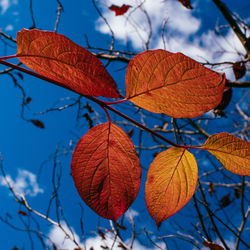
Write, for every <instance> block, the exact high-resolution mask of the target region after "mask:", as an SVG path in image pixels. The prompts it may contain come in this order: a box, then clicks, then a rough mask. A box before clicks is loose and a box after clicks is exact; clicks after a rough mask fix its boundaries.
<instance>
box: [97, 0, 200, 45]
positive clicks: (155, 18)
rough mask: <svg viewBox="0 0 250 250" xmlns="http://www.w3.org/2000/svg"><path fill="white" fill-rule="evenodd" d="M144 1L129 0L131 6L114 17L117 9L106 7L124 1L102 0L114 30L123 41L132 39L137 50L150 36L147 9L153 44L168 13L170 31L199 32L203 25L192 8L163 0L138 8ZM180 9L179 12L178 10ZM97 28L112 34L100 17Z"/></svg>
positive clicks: (185, 33)
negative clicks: (192, 11) (193, 13)
mask: <svg viewBox="0 0 250 250" xmlns="http://www.w3.org/2000/svg"><path fill="white" fill-rule="evenodd" d="M141 2H142V1H139V0H137V1H134V0H128V1H126V4H128V5H131V6H132V8H130V9H129V10H128V12H127V13H126V14H125V15H123V16H115V14H114V12H112V11H110V10H109V9H108V8H107V6H110V5H111V4H116V5H122V4H123V3H124V1H122V0H121V1H120V0H118V1H109V0H104V1H102V4H103V5H101V6H105V7H104V8H103V15H104V16H105V18H106V19H107V21H108V23H109V24H110V26H111V28H112V30H113V31H114V33H115V36H116V38H118V39H120V40H121V41H122V42H124V43H125V42H127V41H131V42H132V45H133V46H134V47H135V48H136V49H141V48H142V47H143V45H144V43H145V41H147V39H148V31H149V24H148V20H147V16H146V15H145V12H144V10H145V11H146V12H147V13H148V16H149V18H150V20H151V25H152V39H153V41H154V42H153V45H152V44H151V47H154V44H157V41H158V39H159V34H160V30H161V27H162V23H163V21H164V18H165V17H166V16H167V18H168V20H167V23H168V28H169V30H168V31H169V32H170V34H171V33H172V32H173V31H174V33H178V34H181V35H182V36H187V35H190V34H193V33H195V32H197V30H198V29H199V27H200V20H198V19H197V18H195V17H193V16H192V15H191V14H190V11H189V10H187V9H185V8H183V7H182V6H181V4H180V3H178V2H177V1H162V0H154V1H151V0H146V1H145V3H144V4H143V5H142V6H141V8H136V7H137V6H139V5H140V4H141ZM177 12H178V15H176V13H177ZM162 13H166V15H162ZM180 17H181V18H180ZM96 29H97V30H98V31H100V32H102V33H105V34H110V31H109V28H108V26H107V25H106V24H105V23H104V22H103V20H102V19H101V18H99V19H98V20H97V22H96Z"/></svg>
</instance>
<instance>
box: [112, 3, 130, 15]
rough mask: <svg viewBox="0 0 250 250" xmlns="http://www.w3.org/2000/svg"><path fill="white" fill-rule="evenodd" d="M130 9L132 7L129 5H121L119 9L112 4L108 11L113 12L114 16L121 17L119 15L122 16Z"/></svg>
mask: <svg viewBox="0 0 250 250" xmlns="http://www.w3.org/2000/svg"><path fill="white" fill-rule="evenodd" d="M131 7H132V6H131V5H127V4H123V5H122V6H121V7H120V6H117V5H114V4H112V5H111V6H110V7H109V9H110V10H111V11H114V12H115V15H116V16H121V15H124V14H125V13H126V12H127V11H128V9H129V8H131Z"/></svg>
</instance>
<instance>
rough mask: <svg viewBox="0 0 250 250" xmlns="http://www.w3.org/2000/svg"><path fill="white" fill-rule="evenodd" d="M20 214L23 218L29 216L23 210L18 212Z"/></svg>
mask: <svg viewBox="0 0 250 250" xmlns="http://www.w3.org/2000/svg"><path fill="white" fill-rule="evenodd" d="M18 214H20V215H22V216H27V213H26V212H24V211H22V210H19V211H18Z"/></svg>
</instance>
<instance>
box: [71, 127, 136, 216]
mask: <svg viewBox="0 0 250 250" xmlns="http://www.w3.org/2000/svg"><path fill="white" fill-rule="evenodd" d="M71 170H72V176H73V179H74V182H75V186H76V188H77V191H78V193H79V194H80V196H81V198H82V199H83V200H84V201H85V203H86V204H87V205H88V206H89V207H90V208H92V209H93V210H94V211H95V212H96V213H97V214H99V215H100V216H102V217H104V218H107V219H110V220H117V219H118V218H119V217H120V216H121V215H122V214H123V213H125V212H126V210H127V209H128V208H129V207H130V205H131V204H132V202H133V201H134V200H135V198H136V196H137V193H138V191H139V187H140V181H141V167H140V163H139V158H138V155H137V153H136V151H135V149H134V146H133V143H132V142H131V140H130V139H129V137H128V135H127V134H126V133H125V131H123V130H122V129H121V128H120V127H118V126H117V125H115V124H113V123H110V122H107V123H104V124H100V125H98V126H96V127H94V128H92V129H90V130H89V131H88V132H87V134H86V135H84V136H83V137H82V138H81V139H80V141H79V142H78V143H77V145H76V148H75V151H74V153H73V158H72V163H71Z"/></svg>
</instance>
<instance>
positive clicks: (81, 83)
mask: <svg viewBox="0 0 250 250" xmlns="http://www.w3.org/2000/svg"><path fill="white" fill-rule="evenodd" d="M17 48H18V49H17V57H18V59H19V60H20V61H21V62H22V63H23V64H25V65H26V66H27V67H29V68H30V69H32V70H34V71H36V72H37V73H39V74H41V75H43V76H45V77H47V78H50V79H52V80H55V81H58V82H60V83H61V84H62V85H63V86H65V87H66V88H69V89H71V90H73V91H75V92H77V93H79V94H82V95H89V96H103V97H112V98H118V97H120V95H119V93H118V91H117V87H116V83H115V81H114V80H113V79H112V77H111V76H110V75H109V73H108V72H107V70H106V69H105V67H104V66H103V64H102V62H101V61H100V60H99V59H98V58H96V57H95V56H94V55H92V54H91V53H90V52H89V51H88V50H86V49H84V48H82V47H81V46H79V45H77V44H75V43H74V42H72V41H71V40H69V39H68V38H66V37H65V36H63V35H60V34H57V33H55V32H50V31H42V30H37V29H32V30H26V29H23V30H21V31H20V32H18V33H17Z"/></svg>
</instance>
